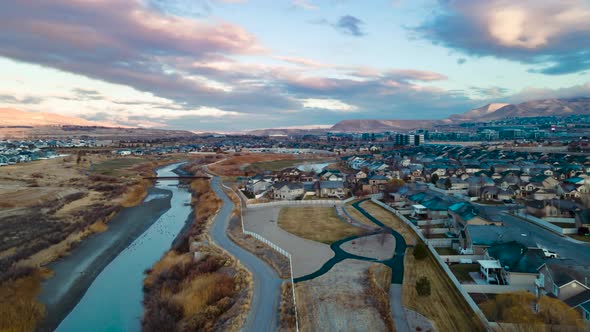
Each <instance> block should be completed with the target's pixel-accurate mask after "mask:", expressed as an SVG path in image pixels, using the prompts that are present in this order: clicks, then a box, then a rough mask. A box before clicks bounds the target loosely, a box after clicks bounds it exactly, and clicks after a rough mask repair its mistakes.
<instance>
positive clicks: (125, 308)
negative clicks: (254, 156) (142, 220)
mask: <svg viewBox="0 0 590 332" xmlns="http://www.w3.org/2000/svg"><path fill="white" fill-rule="evenodd" d="M178 166H179V164H174V165H169V166H166V167H163V168H160V169H158V170H157V171H156V172H157V174H158V176H176V174H175V173H174V172H173V171H174V169H176V168H177V167H178ZM155 187H156V188H158V189H161V190H166V191H169V192H170V193H171V198H170V200H171V201H170V206H171V207H170V209H169V210H168V211H166V212H165V213H164V214H163V215H161V216H160V218H158V220H157V221H156V222H155V223H154V224H152V225H151V226H150V227H149V228H148V229H147V230H146V231H145V232H144V233H143V234H141V235H140V236H139V237H138V238H137V239H135V241H133V242H132V243H131V245H129V246H128V247H127V248H125V249H124V250H123V251H122V252H121V253H120V254H119V255H118V256H117V257H115V258H114V259H113V260H112V261H111V262H110V263H109V264H108V265H107V266H106V267H105V268H104V269H103V270H102V271H101V272H100V274H99V275H98V276H97V277H96V279H94V281H93V283H92V284H91V286H90V287H89V288H88V290H87V291H86V293H85V294H84V296H83V297H82V299H81V300H80V301H79V302H78V304H77V305H76V306H75V307H74V309H73V310H72V311H71V312H70V313H69V314H68V316H67V317H66V318H65V319H64V320H63V321H62V322H61V324H60V325H59V326H58V328H57V331H68V332H69V331H131V332H133V331H140V329H141V326H140V321H141V316H142V313H143V306H142V303H141V301H142V299H143V290H142V285H143V279H144V271H145V270H146V269H148V268H150V267H152V265H153V264H154V263H156V262H157V261H158V260H159V259H160V257H161V256H162V254H164V252H166V251H167V250H168V249H169V248H170V246H171V244H172V242H173V241H174V239H175V238H176V236H177V235H178V233H179V232H180V231H181V230H182V228H183V227H184V225H185V223H186V221H187V218H188V217H189V216H190V214H191V211H192V207H191V206H190V201H191V193H190V192H189V191H188V190H187V189H186V188H179V187H178V180H159V181H158V182H157V183H156V185H155ZM150 195H153V194H150ZM150 195H149V196H148V197H146V199H145V200H144V202H143V203H142V204H146V203H147V202H150V201H151V200H153V199H158V198H159V197H151V196H150ZM159 195H161V194H159Z"/></svg>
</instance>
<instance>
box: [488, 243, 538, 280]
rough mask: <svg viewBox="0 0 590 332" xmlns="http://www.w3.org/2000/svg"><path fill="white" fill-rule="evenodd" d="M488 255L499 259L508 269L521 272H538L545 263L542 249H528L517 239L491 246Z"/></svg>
mask: <svg viewBox="0 0 590 332" xmlns="http://www.w3.org/2000/svg"><path fill="white" fill-rule="evenodd" d="M487 251H488V255H489V256H490V257H494V258H495V259H497V260H499V261H500V263H501V264H502V266H503V267H505V268H506V269H507V270H508V271H513V272H520V273H536V272H537V269H538V268H539V267H540V266H541V265H543V263H545V256H544V254H543V251H542V250H540V249H528V248H527V247H525V246H524V245H522V244H521V243H519V242H516V241H510V242H506V243H502V244H497V245H494V246H491V247H489V248H488V249H487Z"/></svg>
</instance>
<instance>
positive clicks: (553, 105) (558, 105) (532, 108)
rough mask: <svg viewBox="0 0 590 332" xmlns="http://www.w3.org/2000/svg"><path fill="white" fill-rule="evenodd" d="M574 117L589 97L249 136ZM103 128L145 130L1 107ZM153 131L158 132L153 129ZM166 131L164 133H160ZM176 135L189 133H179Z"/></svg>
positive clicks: (28, 117) (1, 113)
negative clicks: (436, 117)
mask: <svg viewBox="0 0 590 332" xmlns="http://www.w3.org/2000/svg"><path fill="white" fill-rule="evenodd" d="M572 114H580V115H590V97H576V98H562V99H540V100H533V101H527V102H524V103H520V104H505V103H492V104H487V105H485V106H482V107H479V108H475V109H472V110H469V111H467V112H464V113H459V114H453V115H451V116H449V117H448V118H446V119H442V120H395V119H392V120H379V119H352V120H343V121H340V122H338V123H336V124H335V125H333V126H331V127H330V126H302V127H298V128H294V127H286V128H274V129H257V130H252V131H248V132H246V134H250V135H289V134H291V135H293V134H318V133H325V132H330V131H331V132H377V131H402V130H411V129H416V128H432V127H434V126H437V125H458V124H461V123H465V122H489V121H496V120H502V119H509V118H515V117H536V116H567V115H572ZM67 126H74V127H100V128H103V129H104V128H109V132H113V133H114V132H115V131H116V130H117V129H118V130H126V131H129V130H132V131H136V130H137V131H143V132H144V133H142V134H147V133H148V132H149V130H140V129H137V128H130V127H126V126H121V125H118V124H114V123H108V122H97V121H89V120H85V119H82V118H77V117H69V116H63V115H58V114H53V113H40V112H25V111H20V110H15V109H7V108H0V127H4V128H10V127H45V128H49V127H67ZM154 131H156V130H155V129H154ZM157 131H159V132H164V131H165V130H157ZM176 132H177V134H182V133H183V132H184V133H188V134H192V133H189V132H185V131H176Z"/></svg>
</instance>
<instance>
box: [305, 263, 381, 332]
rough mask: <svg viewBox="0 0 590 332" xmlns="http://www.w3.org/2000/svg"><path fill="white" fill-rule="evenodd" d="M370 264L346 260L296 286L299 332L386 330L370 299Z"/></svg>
mask: <svg viewBox="0 0 590 332" xmlns="http://www.w3.org/2000/svg"><path fill="white" fill-rule="evenodd" d="M372 265H373V264H372V263H369V262H363V261H357V260H350V259H347V260H344V261H342V262H341V263H338V264H336V265H335V266H334V267H333V268H332V269H331V270H330V271H329V272H328V273H326V274H324V275H322V276H320V277H318V278H315V279H312V280H308V281H304V282H300V283H298V284H296V287H295V289H296V294H297V304H298V305H297V308H298V310H299V312H298V313H299V328H300V330H301V331H385V330H387V326H386V323H385V322H384V320H383V319H382V318H381V314H380V311H379V308H378V303H377V301H376V300H375V299H374V298H373V296H371V290H370V286H369V280H368V270H369V268H370V267H371V266H372Z"/></svg>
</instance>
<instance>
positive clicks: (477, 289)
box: [461, 284, 529, 294]
mask: <svg viewBox="0 0 590 332" xmlns="http://www.w3.org/2000/svg"><path fill="white" fill-rule="evenodd" d="M461 286H463V288H464V289H465V291H466V292H467V293H476V294H502V293H514V292H522V291H529V289H528V288H527V287H525V286H522V285H520V286H516V285H477V284H461Z"/></svg>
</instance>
